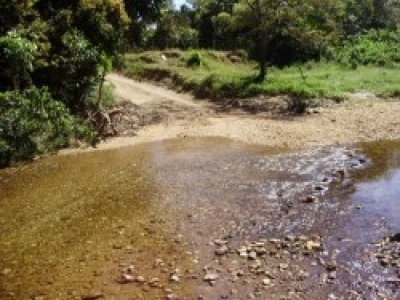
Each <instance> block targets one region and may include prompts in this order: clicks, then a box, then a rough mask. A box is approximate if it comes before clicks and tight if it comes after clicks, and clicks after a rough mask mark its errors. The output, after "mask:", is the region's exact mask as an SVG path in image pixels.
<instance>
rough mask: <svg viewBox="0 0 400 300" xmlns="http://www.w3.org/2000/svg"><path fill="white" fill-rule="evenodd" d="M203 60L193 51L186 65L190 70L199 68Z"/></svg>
mask: <svg viewBox="0 0 400 300" xmlns="http://www.w3.org/2000/svg"><path fill="white" fill-rule="evenodd" d="M202 63H203V59H202V57H201V54H200V53H199V52H198V51H193V52H191V53H190V55H189V57H188V58H187V60H186V65H187V66H188V67H190V68H196V67H201V65H202Z"/></svg>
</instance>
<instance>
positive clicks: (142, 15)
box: [124, 0, 172, 47]
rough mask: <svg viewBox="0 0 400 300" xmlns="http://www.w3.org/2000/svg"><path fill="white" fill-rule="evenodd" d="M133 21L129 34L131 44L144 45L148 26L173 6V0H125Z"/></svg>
mask: <svg viewBox="0 0 400 300" xmlns="http://www.w3.org/2000/svg"><path fill="white" fill-rule="evenodd" d="M124 3H125V9H126V12H127V13H128V15H129V17H130V19H131V23H130V26H129V31H128V34H127V39H128V45H129V46H139V47H140V46H143V42H144V32H145V30H146V28H147V27H148V26H149V25H151V24H154V23H156V22H157V21H158V20H159V18H160V17H161V12H162V10H163V9H165V8H166V7H170V6H172V0H148V1H143V0H124Z"/></svg>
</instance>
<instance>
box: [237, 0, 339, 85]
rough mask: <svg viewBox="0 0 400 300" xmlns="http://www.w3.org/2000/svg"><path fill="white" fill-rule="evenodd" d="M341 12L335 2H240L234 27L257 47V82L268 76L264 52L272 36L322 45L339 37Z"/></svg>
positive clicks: (249, 0)
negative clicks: (246, 33)
mask: <svg viewBox="0 0 400 300" xmlns="http://www.w3.org/2000/svg"><path fill="white" fill-rule="evenodd" d="M342 8H343V6H342V4H341V3H340V2H339V1H335V0H321V1H317V0H303V1H300V0H286V1H284V0H281V1H276V0H240V1H239V2H238V3H237V4H236V5H235V6H234V9H233V24H234V26H235V27H236V28H245V29H246V30H247V32H248V33H249V34H250V35H251V36H252V39H253V41H254V42H255V44H256V48H257V59H258V62H259V75H258V80H259V81H263V80H265V78H266V76H267V59H266V50H267V47H268V44H269V43H270V42H271V40H273V38H274V36H276V35H277V34H280V35H282V36H291V37H293V38H295V39H297V40H302V41H307V42H308V43H314V44H318V45H323V44H324V42H325V41H326V40H332V39H334V38H335V37H337V36H338V27H337V21H338V19H339V17H340V15H341V12H342Z"/></svg>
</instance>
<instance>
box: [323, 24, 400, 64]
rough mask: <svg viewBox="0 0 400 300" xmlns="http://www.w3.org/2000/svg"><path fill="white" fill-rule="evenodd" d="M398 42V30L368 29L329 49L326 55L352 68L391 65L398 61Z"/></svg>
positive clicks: (399, 56)
mask: <svg viewBox="0 0 400 300" xmlns="http://www.w3.org/2000/svg"><path fill="white" fill-rule="evenodd" d="M399 44H400V31H389V30H370V31H368V32H367V33H365V34H363V35H359V36H358V37H356V38H355V39H354V40H351V41H348V42H346V43H345V44H344V45H343V46H342V47H340V48H334V49H330V50H329V53H328V56H329V58H331V59H333V60H335V61H337V62H340V63H343V64H345V65H346V66H348V67H351V68H352V69H356V68H357V65H374V66H393V65H395V64H399V63H400V49H399Z"/></svg>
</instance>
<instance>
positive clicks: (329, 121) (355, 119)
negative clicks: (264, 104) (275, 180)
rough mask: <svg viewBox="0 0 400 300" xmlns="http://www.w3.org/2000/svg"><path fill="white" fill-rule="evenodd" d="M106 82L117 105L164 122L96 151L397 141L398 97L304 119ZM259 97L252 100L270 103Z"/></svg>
mask: <svg viewBox="0 0 400 300" xmlns="http://www.w3.org/2000/svg"><path fill="white" fill-rule="evenodd" d="M108 80H109V81H110V82H112V83H113V84H114V85H115V86H116V91H117V97H118V99H119V100H120V101H122V100H125V101H126V100H129V101H130V102H131V103H133V104H135V105H137V106H139V107H140V108H144V111H143V112H142V116H141V118H142V119H143V118H144V117H146V115H151V114H154V112H157V113H158V114H160V111H162V117H158V118H156V119H157V120H164V121H159V122H151V123H152V125H151V126H141V127H140V129H139V130H138V131H135V136H134V137H132V136H128V137H127V136H125V137H117V138H113V139H109V140H107V142H105V143H103V144H101V145H100V146H99V149H104V148H115V147H120V146H125V145H132V144H137V143H141V142H148V141H157V140H162V139H169V138H176V137H207V136H208V137H209V136H213V137H227V138H231V139H233V140H237V141H241V142H246V143H250V144H259V145H267V146H273V147H290V148H306V147H309V146H314V145H329V144H344V143H349V142H358V141H369V140H376V139H399V138H400V121H399V120H400V100H399V99H391V100H390V101H389V100H383V99H378V98H376V97H373V96H369V97H359V96H358V95H360V94H355V97H354V98H353V99H352V100H349V101H345V102H344V103H342V104H334V105H332V103H331V102H329V103H330V104H329V105H325V106H323V107H322V108H319V109H315V110H311V112H310V113H309V114H306V115H304V116H299V117H285V118H284V117H282V116H279V115H278V116H277V115H270V114H265V113H259V114H249V113H243V112H242V111H239V112H238V111H230V112H217V111H218V106H216V105H212V104H211V103H210V102H207V101H200V100H196V99H194V98H193V97H192V96H190V95H188V94H178V93H176V92H173V91H170V90H167V89H165V88H162V87H160V86H155V85H153V84H150V83H144V82H137V81H134V80H131V79H128V78H125V77H123V76H121V75H117V74H111V75H109V76H108ZM362 95H364V94H362ZM260 99H261V100H260ZM260 99H255V101H269V100H268V99H267V98H260ZM276 100H277V99H275V101H276ZM278 101H279V99H278ZM281 101H284V100H283V99H282V100H281ZM326 103H328V102H326ZM165 120H167V121H165Z"/></svg>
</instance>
